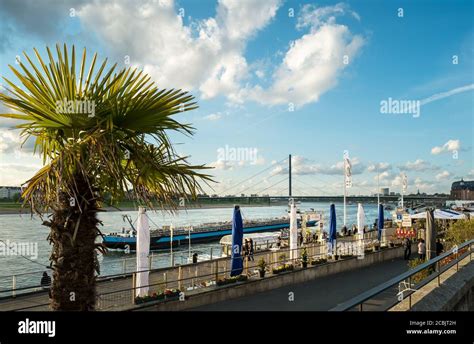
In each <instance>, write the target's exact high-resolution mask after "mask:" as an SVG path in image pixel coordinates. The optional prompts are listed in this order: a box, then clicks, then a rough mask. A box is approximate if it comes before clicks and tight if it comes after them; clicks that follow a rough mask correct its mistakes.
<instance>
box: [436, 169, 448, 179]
mask: <svg viewBox="0 0 474 344" xmlns="http://www.w3.org/2000/svg"><path fill="white" fill-rule="evenodd" d="M449 177H451V173H450V172H448V171H443V172H441V173H438V174H437V175H436V180H438V181H441V180H446V179H448V178H449Z"/></svg>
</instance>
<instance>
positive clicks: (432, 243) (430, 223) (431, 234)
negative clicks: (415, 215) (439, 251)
mask: <svg viewBox="0 0 474 344" xmlns="http://www.w3.org/2000/svg"><path fill="white" fill-rule="evenodd" d="M425 238H426V243H425V245H426V246H425V247H426V260H430V259H433V258H434V257H436V223H435V215H434V211H433V210H429V211H427V212H426V235H425Z"/></svg>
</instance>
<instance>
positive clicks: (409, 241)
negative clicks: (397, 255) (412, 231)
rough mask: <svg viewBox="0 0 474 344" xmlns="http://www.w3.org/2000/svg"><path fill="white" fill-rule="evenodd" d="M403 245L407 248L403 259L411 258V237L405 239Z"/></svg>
mask: <svg viewBox="0 0 474 344" xmlns="http://www.w3.org/2000/svg"><path fill="white" fill-rule="evenodd" d="M403 247H404V248H405V251H404V255H403V259H405V260H410V256H411V240H410V238H409V237H406V238H405V239H403Z"/></svg>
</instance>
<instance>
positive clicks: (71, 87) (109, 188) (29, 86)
mask: <svg viewBox="0 0 474 344" xmlns="http://www.w3.org/2000/svg"><path fill="white" fill-rule="evenodd" d="M46 51H47V53H48V59H49V61H47V63H45V62H43V59H42V58H41V56H40V54H39V53H38V51H37V50H36V49H34V52H35V55H36V58H37V60H38V64H35V63H33V62H32V60H31V59H30V57H29V56H28V55H27V54H26V53H24V56H25V58H26V60H27V61H28V63H29V67H31V68H27V67H26V66H25V65H24V64H23V63H20V64H19V67H20V68H19V69H20V70H17V69H16V68H14V67H12V66H9V67H10V69H11V70H12V71H13V73H14V74H15V76H16V77H17V78H18V80H19V81H20V82H21V84H22V85H23V88H21V87H20V86H18V85H15V84H14V83H12V82H11V81H9V80H7V79H5V78H4V80H5V81H6V83H7V84H8V88H7V92H6V93H0V101H2V102H3V103H4V104H5V105H6V106H8V107H9V108H11V109H13V110H15V111H14V113H10V114H0V116H2V117H8V118H14V119H17V120H20V121H22V122H20V123H19V124H18V125H17V126H16V127H17V128H19V129H21V135H22V137H24V139H25V140H27V139H28V138H31V137H33V138H35V152H38V153H39V154H40V155H41V157H42V160H43V167H42V168H41V169H40V170H39V171H38V172H37V173H36V174H35V175H34V176H33V177H32V178H31V179H29V180H28V181H27V182H26V183H25V184H24V189H23V193H22V197H23V199H24V204H28V205H29V206H30V209H31V211H32V212H34V213H37V214H39V215H40V216H41V215H42V214H45V213H48V214H49V215H48V218H47V220H46V221H44V222H43V224H44V225H46V226H48V227H49V228H50V234H49V236H48V240H49V242H50V244H52V253H51V257H50V261H51V268H52V269H53V283H52V287H51V308H52V309H54V310H93V309H94V307H95V301H96V300H95V297H96V295H95V285H96V280H95V272H96V271H97V272H98V271H99V264H98V261H97V258H96V255H97V251H101V252H102V253H103V252H104V248H103V247H102V246H101V244H97V243H96V238H97V237H98V236H100V235H101V233H100V231H99V228H98V225H99V223H100V221H99V219H98V218H97V213H98V212H99V211H103V210H102V209H101V208H102V207H103V206H104V205H105V204H115V203H116V202H118V201H119V200H122V199H124V198H126V197H132V198H133V199H135V200H138V201H139V202H140V203H142V204H145V205H147V206H149V207H153V206H155V207H156V205H158V207H159V208H161V209H165V208H166V209H168V210H171V211H172V210H173V209H176V206H177V203H176V201H175V200H176V199H177V198H178V197H185V198H190V197H195V196H196V195H197V193H199V192H201V191H202V188H201V186H200V184H199V183H200V182H205V183H208V182H209V181H212V179H211V178H210V176H209V175H208V174H205V173H204V171H203V170H204V169H206V168H207V167H205V166H204V165H197V166H193V165H190V164H189V163H188V162H187V159H186V158H187V157H180V156H178V155H177V154H176V153H175V151H174V149H173V146H172V144H171V142H170V139H169V137H168V134H167V132H169V131H177V132H180V133H183V134H185V135H192V133H193V128H192V127H191V126H189V125H187V124H182V123H179V122H178V121H176V120H175V119H173V115H176V114H178V113H180V112H183V111H189V110H193V109H195V108H197V105H196V103H195V102H194V101H193V99H194V98H193V96H191V95H190V94H188V93H187V92H183V91H181V90H174V89H171V90H164V89H161V90H160V89H158V87H157V86H156V85H155V83H154V82H153V81H151V80H150V79H151V78H150V76H148V75H146V74H144V73H143V72H142V71H137V69H133V68H131V67H129V68H124V69H122V70H120V71H116V67H117V64H115V65H113V66H112V67H111V68H110V69H108V70H107V71H106V65H107V59H105V60H104V61H103V63H102V64H101V65H100V67H99V68H98V70H96V68H95V66H96V60H97V54H95V55H94V56H93V57H92V60H90V63H89V67H88V68H87V69H88V72H87V74H85V73H84V71H85V69H86V64H88V63H87V54H86V49H84V51H83V54H82V59H81V61H80V66H76V51H75V48H74V46H72V50H71V55H70V56H69V52H68V49H67V46H66V45H64V47H63V49H61V47H60V46H59V45H56V52H57V56H56V57H54V56H53V54H52V52H51V50H50V49H49V48H47V49H46ZM76 67H79V69H78V71H77V70H76ZM77 72H78V73H77Z"/></svg>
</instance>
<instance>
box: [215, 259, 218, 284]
mask: <svg viewBox="0 0 474 344" xmlns="http://www.w3.org/2000/svg"><path fill="white" fill-rule="evenodd" d="M215 270H216V271H215V274H216V284H217V280H218V279H219V261H218V260H216V262H215Z"/></svg>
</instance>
